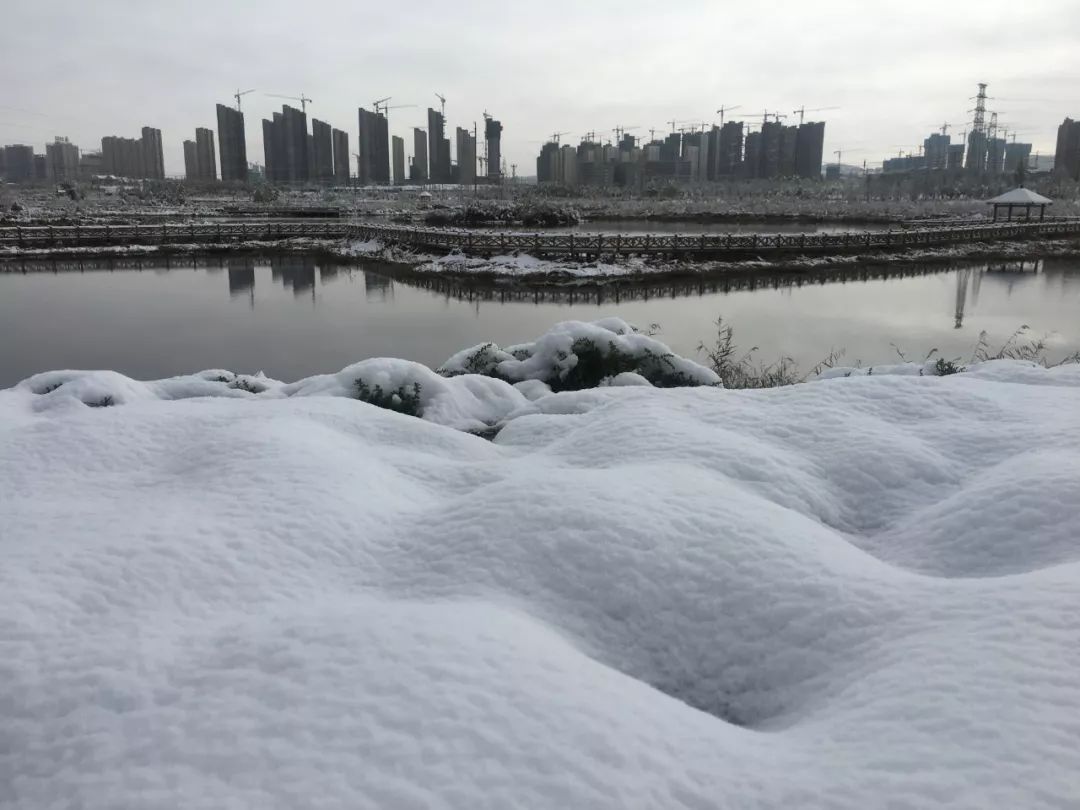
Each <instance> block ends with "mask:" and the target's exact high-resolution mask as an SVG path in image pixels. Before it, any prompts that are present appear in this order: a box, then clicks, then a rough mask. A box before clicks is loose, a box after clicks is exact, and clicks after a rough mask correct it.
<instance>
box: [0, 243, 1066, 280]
mask: <svg viewBox="0 0 1080 810" xmlns="http://www.w3.org/2000/svg"><path fill="white" fill-rule="evenodd" d="M273 253H283V254H298V253H300V254H314V255H316V256H318V257H319V258H322V259H325V260H330V261H337V262H343V263H348V262H364V261H366V262H373V263H378V264H380V265H383V266H384V267H387V268H388V269H390V270H391V272H392V273H393V274H395V275H399V276H401V277H405V278H415V279H424V280H439V279H441V280H445V281H449V282H455V283H478V284H480V285H485V284H486V285H491V286H497V287H500V288H506V287H513V286H515V285H520V286H523V287H529V288H534V287H573V286H580V285H582V284H591V285H597V286H603V285H611V284H625V285H634V284H643V283H656V282H661V281H666V282H689V281H695V282H701V281H714V280H720V279H723V278H725V277H736V276H738V277H745V276H752V275H758V274H760V275H763V276H764V275H769V274H777V273H784V274H791V275H806V276H807V277H811V276H813V275H814V274H816V273H819V272H829V271H836V270H854V269H856V268H857V267H858V266H860V265H866V266H873V267H874V268H875V270H881V269H885V270H888V268H890V267H894V268H896V270H897V272H898V273H899V272H903V271H904V270H905V269H908V268H910V267H911V266H912V265H917V264H932V265H941V266H943V267H944V266H947V265H950V264H953V263H957V262H965V261H976V262H977V261H998V260H1000V261H1019V260H1038V259H1045V258H1062V257H1080V239H1056V240H1042V239H1040V240H1022V241H1008V242H1006V241H1001V242H981V243H972V244H968V245H964V246H963V247H959V246H946V247H938V248H933V247H928V248H920V249H913V250H904V251H895V252H889V253H885V252H860V253H848V254H830V255H807V254H802V255H797V254H794V255H786V256H783V257H776V258H764V257H761V256H757V257H753V258H742V259H732V260H702V261H672V260H647V259H643V258H641V257H625V259H624V260H622V261H619V262H602V261H599V262H598V261H578V262H571V261H560V260H546V259H536V258H535V257H532V256H528V255H526V254H518V255H509V256H496V257H493V258H491V259H483V258H478V257H467V256H464V255H461V254H448V255H445V256H441V257H440V256H436V255H434V254H418V253H414V252H412V251H409V250H405V249H402V248H397V247H393V246H385V245H382V244H377V243H370V242H362V243H356V242H350V241H348V240H339V239H334V240H319V239H310V238H300V239H286V240H279V241H275V242H255V241H252V242H244V243H235V242H234V243H221V244H213V243H211V244H207V243H192V244H168V245H103V246H93V247H68V248H29V249H18V248H16V249H8V250H6V251H0V272H19V271H18V270H15V269H14V268H13V267H12V266H13V265H16V264H22V263H24V262H27V261H29V262H36V261H42V262H46V261H50V260H77V259H87V260H93V259H123V258H132V259H134V258H143V257H145V258H154V257H158V256H160V257H175V256H200V255H204V256H230V255H233V256H251V255H260V254H273Z"/></svg>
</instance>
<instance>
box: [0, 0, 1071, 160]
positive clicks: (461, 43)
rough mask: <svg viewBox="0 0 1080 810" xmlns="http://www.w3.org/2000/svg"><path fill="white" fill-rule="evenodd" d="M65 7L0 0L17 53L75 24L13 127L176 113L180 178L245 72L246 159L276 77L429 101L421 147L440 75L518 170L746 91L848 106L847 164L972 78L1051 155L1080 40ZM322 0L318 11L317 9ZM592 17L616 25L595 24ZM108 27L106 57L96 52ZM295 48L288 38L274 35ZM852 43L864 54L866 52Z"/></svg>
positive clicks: (937, 11)
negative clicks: (200, 53)
mask: <svg viewBox="0 0 1080 810" xmlns="http://www.w3.org/2000/svg"><path fill="white" fill-rule="evenodd" d="M58 5H59V7H61V8H62V9H63V13H59V14H56V13H54V10H53V9H52V8H51V9H50V11H49V12H48V13H46V12H45V11H44V10H42V9H40V8H37V7H36V6H35V5H34V4H32V3H29V2H24V0H16V2H14V3H12V4H10V6H11V7H10V8H9V9H7V10H6V13H7V17H6V19H7V20H8V22H9V23H11V24H12V28H13V30H14V28H15V27H17V28H18V30H20V32H25V35H23V34H22V33H21V35H20V38H19V39H18V41H16V42H13V43H12V46H11V47H10V48H7V49H6V50H7V56H6V57H5V58H6V59H11V60H12V61H13V63H14V64H26V65H34V64H36V61H35V60H34V59H33V56H34V54H36V53H39V52H41V49H42V48H44V47H45V43H47V42H53V43H55V42H56V41H57V40H63V41H64V42H65V49H64V52H63V53H62V54H60V55H59V56H58V57H57V58H56V59H54V60H52V63H51V64H47V65H44V64H43V65H42V66H41V67H38V68H34V69H29V70H27V69H24V70H21V71H19V72H18V80H17V81H15V82H13V83H12V84H13V87H12V91H11V92H8V93H6V94H5V99H4V106H2V107H0V141H3V142H5V143H31V144H33V145H34V146H35V148H36V149H40V148H42V147H43V145H44V144H45V143H48V142H52V140H53V138H54V136H56V135H61V136H66V137H68V138H70V140H71V142H72V143H74V144H76V145H78V146H79V147H80V148H81V149H83V150H89V149H93V148H95V146H96V144H97V143H99V142H100V138H101V137H102V136H103V135H106V134H111V133H113V132H127V131H134V132H137V131H138V130H139V129H140V128H141V127H142V126H144V125H146V124H147V123H148V122H149V123H151V124H152V125H153V126H154V127H157V128H160V129H161V130H162V132H163V141H164V151H165V155H164V158H165V172H166V174H168V175H170V176H178V175H181V174H183V169H184V163H183V151H182V142H183V140H184V139H186V138H190V134H189V133H191V132H192V131H193V130H194V129H195V128H196V127H207V128H211V129H215V130H216V129H217V127H216V120H215V105H216V104H218V103H221V104H225V105H233V104H234V103H235V102H234V100H233V99H231V98H230V96H231V95H232V93H233V92H235V91H236V90H237V89H240V90H246V89H249V88H257V90H256V92H254V93H251V94H248V95H246V96H244V97H243V100H242V109H243V112H244V114H245V119H246V146H247V155H248V159H249V160H250V161H252V162H258V161H259V158H260V156H261V155H262V153H263V144H262V139H261V134H262V133H261V127H260V123H259V122H261V120H262V119H263V118H271V117H272V114H273V112H274V111H275V110H280V104H281V102H280V100H277V99H275V98H272V97H271V96H270V94H275V93H277V94H283V95H296V96H299V95H300V94H301V93H304V94H306V95H307V96H309V97H311V98H312V99H313V100H312V102H311V103H310V104H309V106H308V116H309V117H310V118H318V119H319V120H321V121H326V122H327V123H329V124H330V125H331V126H332V127H334V128H340V129H341V130H343V131H345V132H347V133H349V134H350V135H351V137H352V138H356V137H357V132H356V115H357V112H356V111H357V109H358V108H359V107H366V108H370V107H371V103H372V102H373V101H374V100H376V99H379V98H383V97H386V96H391V98H392V101H390V102H389V103H390V104H391V105H399V104H408V105H415V106H410V107H401V108H397V109H391V110H390V111H389V113H388V116H387V117H388V123H389V135H390V136H398V137H402V138H404V139H405V144H406V148H407V151H408V152H409V154H410V157H411V156H412V149H411V148H410V147H411V146H412V144H413V132H412V130H413V128H414V127H420V128H424V129H426V128H427V113H426V111H427V108H428V107H433V108H435V109H438V108H439V100H438V99H437V98H436V93H441V94H443V95H444V96H445V97H446V99H447V101H446V120H445V130H446V134H447V136H451V135H452V133H451V130H453V131H454V132H456V130H457V128H458V127H461V128H463V129H466V130H469V131H470V132H471V130H472V126H473V124H474V122H475V123H476V125H477V127H478V130H479V133H480V139H478V143H479V142H482V140H483V135H482V132H483V127H484V121H483V115H482V114H483V112H484V111H485V110H486V111H488V112H490V113H491V114H492V115H494V116H495V117H496V118H498V119H499V120H500V121H502V122H503V125H504V127H505V133H504V135H503V140H502V153H503V156H504V158H505V160H506V163H507V166H508V167H509V166H510V165H511V164H515V163H516V164H517V165H518V167H519V168H518V174H519V175H527V174H531V173H532V171H530V170H529V168H528V167H529V166H530V165H531V164H532V163H533V162H534V161H535V156H536V153H537V151H538V150H539V147H540V145H541V143H540V142H541V141H542V140H544V139H545V138H546V135H547V134H549V133H552V132H569V133H571V135H570V140H571V141H576V140H578V139H579V138H580V135H581V134H582V133H584V132H586V131H590V130H594V131H596V132H597V134H598V135H599V136H601V137H602V138H603V139H604V140H607V139H608V138H611V139H614V136H613V135H612V133H610V132H608V131H606V130H609V129H613V128H614V127H616V126H624V127H637V128H636V129H634V130H632V134H634V135H635V136H638V137H642V136H644V139H645V140H647V139H648V130H649V129H650V128H656V130H657V131H658V132H659V133H664V132H667V131H670V125H669V124H668V123H667V122H669V121H671V120H678V121H686V122H689V121H698V122H703V123H706V124H711V123H713V122H714V121H717V122H718V118H719V117H718V116H716V115H715V113H714V111H715V109H716V108H717V107H719V106H720V105H722V104H723V105H739V107H740V109H739V110H737V111H736V112H735V115H737V116H742V115H746V114H750V115H753V114H755V113H757V114H759V115H760V113H761V112H763V111H764V110H765V109H769V110H770V111H774V110H775V111H778V112H780V113H781V114H782V115H787V116H788V119H787V123H789V124H790V123H791V121H792V118H794V117H796V116H795V114H794V113H793V111H794V110H795V109H797V108H798V107H800V106H802V105H805V106H806V107H808V108H817V107H825V106H829V107H838V108H839V109H836V110H833V111H830V112H829V113H828V114H827V115H826V116H822V117H824V118H826V119H827V120H828V123H829V126H828V129H827V131H826V143H825V155H826V160H827V161H831V160H834V159H835V155H834V154H833V153H834V150H837V149H841V150H842V151H843V155H844V162H846V163H859V162H861V161H862V160H863V159H866V160H868V161H869V162H870V163H871V164H875V163H880V161H881V159H882V158H884V157H888V156H890V155H895V154H896V153H897V152H898V151H901V150H903V151H912V150H915V149H917V148H918V146H919V145H920V144H921V143H922V140H923V138H924V137H925V136H926V134H927V133H928V132H930V131H932V130H933V128H934V127H935V126H936V125H937V124H940V123H941V122H944V121H948V122H950V123H951V125H952V132H954V133H960V132H962V131H963V130H964V129H965V128H966V126H967V122H968V121H970V115H971V114H970V112H968V110H969V109H970V108H971V107H973V106H974V104H973V102H969V101H968V100H967V96H969V95H973V88H974V87H975V84H976V82H979V81H985V82H988V83H989V85H990V88H991V100H990V102H989V109H999V110H1000V111H1001V116H1002V121H1003V123H1004V124H1007V125H1009V128H1010V130H1012V131H1016V132H1018V134H1019V137H1020V138H1021V139H1023V140H1025V141H1030V142H1031V143H1032V144H1033V150H1034V151H1036V152H1040V153H1042V154H1052V152H1053V148H1054V139H1055V136H1056V128H1057V125H1058V124H1059V123H1060V122H1061V120H1062V119H1063V118H1064V117H1065V116H1067V115H1072V116H1073V117H1076V115H1077V114H1078V113H1080V91H1078V90H1077V87H1078V82H1077V81H1076V76H1077V74H1078V73H1080V56H1078V55H1077V54H1076V52H1075V51H1076V49H1075V48H1074V47H1073V43H1074V42H1075V40H1076V37H1077V36H1078V32H1080V9H1077V8H1076V7H1074V5H1073V4H1070V3H1066V2H1056V1H1055V0H1044V1H1043V2H1033V3H1029V4H1027V6H1026V7H1025V14H1026V15H1028V16H1030V17H1031V18H1032V19H1037V20H1042V21H1046V22H1050V21H1052V22H1053V24H1052V25H1046V26H1039V27H1038V36H1035V35H1034V34H1032V35H1030V36H1028V35H1018V34H1017V31H1018V30H1020V29H1019V28H1013V27H1009V26H1002V25H1000V24H999V15H995V13H994V11H995V9H1000V10H1001V11H1002V13H1003V14H1004V13H1005V12H1006V11H1008V12H1009V13H1013V12H1014V11H1015V9H1013V7H1012V5H1011V4H1008V3H1003V2H989V3H987V4H986V5H985V8H984V10H983V12H982V13H981V14H980V15H978V17H977V18H974V15H965V14H963V13H961V11H959V10H952V9H950V8H949V7H938V6H933V8H934V13H933V21H934V25H931V26H927V25H926V24H925V23H926V20H927V19H930V18H929V17H926V16H924V15H921V14H920V13H919V11H920V8H921V6H920V4H918V3H916V4H914V7H913V8H912V10H911V13H910V15H909V14H905V15H903V16H900V17H898V16H897V15H895V14H892V13H890V12H888V11H887V10H886V9H881V10H878V9H867V8H866V7H865V6H863V5H859V4H854V3H848V2H843V3H828V4H817V5H816V6H815V7H814V8H813V9H809V8H805V7H804V6H803V5H802V4H796V3H783V4H781V6H782V7H783V9H782V11H783V13H780V14H776V13H772V14H769V15H758V14H756V13H754V12H753V10H748V9H744V8H742V7H731V8H729V7H727V6H726V4H725V5H723V6H721V5H719V4H715V3H711V4H707V3H696V2H695V3H683V4H679V6H678V7H677V8H666V7H665V8H664V10H663V15H662V25H661V26H660V28H661V29H662V30H664V31H671V32H673V33H672V35H671V36H670V37H668V38H665V37H662V36H661V37H658V36H657V35H656V30H655V29H656V28H657V25H658V22H657V18H656V11H655V9H654V7H652V6H648V5H647V4H640V5H641V11H642V13H641V14H632V13H629V12H627V10H626V9H627V4H626V3H621V4H617V6H616V5H614V4H612V9H614V8H616V7H617V8H619V9H622V11H621V12H620V13H619V14H618V15H615V14H612V13H610V12H611V9H608V8H607V6H608V5H609V4H606V3H599V4H594V6H592V7H590V9H589V10H587V11H586V12H583V13H584V14H585V16H584V17H581V16H579V17H578V18H576V19H573V18H568V17H566V16H565V15H560V14H559V11H560V9H562V8H563V7H564V6H566V8H569V7H570V6H569V5H567V4H564V3H559V2H555V3H553V4H551V6H550V9H548V12H549V13H546V14H537V13H536V12H535V11H529V12H524V11H519V10H506V9H504V8H503V7H502V6H501V5H497V4H493V3H486V2H479V3H471V4H468V6H467V7H465V8H455V9H448V8H445V7H443V6H439V5H435V4H426V3H420V4H419V7H420V9H421V10H424V9H427V11H426V12H425V13H424V14H420V15H403V14H401V13H400V12H399V11H397V10H394V9H379V8H372V9H369V8H364V9H355V8H354V7H352V6H350V5H348V4H341V3H336V2H324V3H320V4H316V5H315V6H313V7H312V9H311V10H310V11H309V12H308V13H307V14H306V15H305V19H322V18H324V17H325V18H327V19H329V18H330V17H331V16H332V14H333V15H336V16H333V19H334V20H335V25H334V27H333V29H332V30H329V31H327V32H321V33H320V34H319V36H317V37H314V36H301V35H299V34H298V33H297V25H296V23H297V22H298V18H297V15H296V14H295V13H294V12H293V11H292V7H290V6H285V5H284V4H279V3H268V4H264V5H262V6H260V7H259V12H258V13H257V14H253V13H252V12H250V11H246V10H241V9H236V8H231V7H228V6H224V7H221V6H219V5H214V6H211V5H210V4H208V3H207V4H203V3H194V4H192V12H191V13H188V12H187V11H185V12H184V13H181V12H178V11H176V10H173V9H159V8H156V7H146V8H144V7H125V18H126V20H127V23H128V24H127V25H125V27H124V29H123V30H122V31H118V32H117V33H116V35H115V37H116V39H115V40H113V39H112V37H113V35H112V34H110V33H109V32H103V33H102V35H101V37H95V38H94V40H93V41H90V40H83V39H77V38H72V37H70V36H67V37H66V36H65V35H64V32H66V31H70V30H78V29H80V28H81V27H82V25H80V21H82V23H84V24H85V25H90V24H91V20H92V18H93V15H94V14H96V13H100V9H98V11H95V10H94V9H93V8H88V7H83V6H81V5H79V4H75V3H68V2H61V3H59V4H58ZM105 5H109V3H106V4H105ZM204 5H205V9H206V14H205V15H202V16H200V14H198V13H196V12H198V10H199V8H200V7H202V6H204ZM630 5H634V4H632V3H631V4H630ZM924 5H925V6H926V11H927V12H929V9H930V8H931V6H930V5H929V4H924ZM648 9H653V12H651V13H650V12H649V11H648ZM320 10H321V11H323V12H325V13H324V14H318V13H314V12H317V11H320ZM414 17H416V18H422V20H421V22H420V23H418V24H416V23H415V19H414ZM759 17H760V18H759ZM766 17H767V19H766ZM594 18H595V19H594ZM568 19H573V22H572V23H571V22H566V20H568ZM192 20H195V21H196V22H195V23H193V22H191V21H192ZM209 20H213V21H214V23H215V24H214V26H212V30H211V27H210V26H208V25H207V24H206V23H207V21H209ZM199 21H201V22H199ZM350 21H352V22H356V23H357V25H359V24H360V23H361V22H362V23H363V26H364V29H365V30H366V31H367V32H368V36H366V37H364V38H363V41H362V42H361V43H360V47H357V43H353V42H352V41H351V39H350V34H349V33H348V32H349V31H351V30H354V29H355V28H356V26H354V25H352V24H351V22H350ZM841 21H842V22H843V25H842V26H840V25H839V23H840V22H841ZM480 23H483V24H482V25H481V24H480ZM73 24H74V29H73V28H72V26H73ZM447 25H452V26H454V28H453V29H452V30H453V32H454V35H453V36H449V35H448V33H447V28H446V26H447ZM597 25H600V26H601V27H602V29H603V31H605V32H606V35H605V36H602V37H597V36H596V26H597ZM196 28H197V30H198V32H199V35H200V36H202V37H203V38H204V40H205V43H204V44H205V45H206V46H207V47H208V49H209V50H210V51H211V52H213V53H215V54H216V55H217V56H218V58H217V59H215V61H214V63H213V64H212V65H211V64H206V63H205V62H203V61H200V60H198V59H196V57H195V55H194V53H195V52H193V51H192V50H191V49H190V48H189V47H188V46H187V44H185V37H184V36H180V35H179V34H181V33H183V32H188V31H194V30H195V29H196ZM204 29H205V30H204ZM732 31H738V32H739V36H737V37H733V36H732V35H731V33H730V32H732ZM133 32H137V33H138V36H134V35H133ZM374 34H378V35H379V36H374ZM327 38H329V42H328V41H327ZM763 42H765V43H774V44H772V45H769V46H766V47H762V43H763ZM391 43H393V47H391ZM111 44H112V45H115V47H110V45H111ZM635 44H637V46H638V47H637V50H635ZM337 45H340V47H335V46H337ZM267 46H273V47H271V48H268V47H267ZM106 47H109V48H110V50H109V51H108V58H107V59H104V58H100V57H98V56H97V54H98V53H99V52H100V50H101V49H102V48H106ZM281 48H288V49H290V56H291V57H295V58H290V59H288V60H281V59H279V58H276V57H275V58H270V57H268V56H267V55H266V54H267V52H268V51H273V52H274V53H278V52H279V51H280V49H281ZM860 54H864V55H865V61H864V63H863V64H861V65H859V68H858V69H854V67H853V64H854V62H855V61H856V60H857V59H858V58H859V56H860ZM1046 65H1056V66H1057V67H1056V68H1054V69H1050V68H1047V67H1044V66H1046ZM76 66H77V69H78V73H77V74H76V73H74V71H75V69H76ZM732 66H737V68H738V69H737V70H736V71H732ZM72 75H77V76H78V82H79V87H78V91H77V92H76V91H75V89H74V87H73V84H72V80H71V78H70V77H71V76H72ZM886 75H887V76H888V77H889V79H888V81H884V80H883V78H882V77H884V76H886ZM943 76H947V77H948V78H947V80H945V81H943V80H942V77H943ZM132 98H138V99H140V102H139V103H137V104H134V103H132V102H131V99H132ZM999 99H1000V100H999ZM297 103H298V102H297ZM665 119H666V120H665ZM751 120H752V119H751ZM680 125H681V124H680ZM430 158H431V156H430V154H429V160H430Z"/></svg>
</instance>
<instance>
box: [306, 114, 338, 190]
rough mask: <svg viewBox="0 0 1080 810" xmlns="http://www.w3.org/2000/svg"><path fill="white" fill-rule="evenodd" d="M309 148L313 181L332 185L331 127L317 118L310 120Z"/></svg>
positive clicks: (332, 148) (332, 144)
mask: <svg viewBox="0 0 1080 810" xmlns="http://www.w3.org/2000/svg"><path fill="white" fill-rule="evenodd" d="M311 147H312V148H311V157H312V159H313V164H314V173H315V177H314V179H315V180H318V181H319V182H320V183H332V182H333V181H334V136H333V127H331V126H330V125H329V124H328V123H326V122H325V121H320V120H319V119H318V118H312V119H311Z"/></svg>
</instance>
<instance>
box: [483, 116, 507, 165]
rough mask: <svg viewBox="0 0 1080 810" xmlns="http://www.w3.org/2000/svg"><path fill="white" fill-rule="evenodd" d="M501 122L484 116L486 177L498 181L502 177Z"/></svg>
mask: <svg viewBox="0 0 1080 810" xmlns="http://www.w3.org/2000/svg"><path fill="white" fill-rule="evenodd" d="M502 129H503V126H502V122H501V121H496V120H495V119H494V118H491V117H489V116H486V115H485V116H484V141H485V143H486V144H487V176H488V177H490V178H491V179H492V180H498V179H499V178H500V177H501V176H502Z"/></svg>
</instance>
